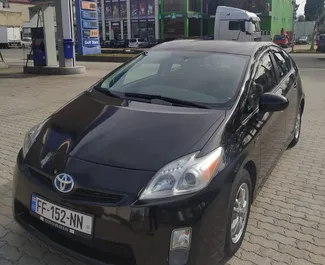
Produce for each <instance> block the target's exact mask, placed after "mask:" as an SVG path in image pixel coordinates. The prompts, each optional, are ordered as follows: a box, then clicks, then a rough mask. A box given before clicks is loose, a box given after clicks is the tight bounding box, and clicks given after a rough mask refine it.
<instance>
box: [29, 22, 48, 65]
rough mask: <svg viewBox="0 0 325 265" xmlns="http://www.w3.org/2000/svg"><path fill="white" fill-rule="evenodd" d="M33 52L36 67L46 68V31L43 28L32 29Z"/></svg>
mask: <svg viewBox="0 0 325 265" xmlns="http://www.w3.org/2000/svg"><path fill="white" fill-rule="evenodd" d="M31 34H32V43H33V45H32V50H33V60H34V66H46V51H45V43H44V41H45V40H44V31H43V27H41V28H31Z"/></svg>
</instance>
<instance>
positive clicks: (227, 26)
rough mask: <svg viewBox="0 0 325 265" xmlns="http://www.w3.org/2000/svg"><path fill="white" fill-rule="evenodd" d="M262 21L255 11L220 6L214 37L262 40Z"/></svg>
mask: <svg viewBox="0 0 325 265" xmlns="http://www.w3.org/2000/svg"><path fill="white" fill-rule="evenodd" d="M260 21H261V20H260V18H259V17H258V16H257V15H256V14H255V13H251V12H248V11H246V10H243V9H239V8H234V7H228V6H218V8H217V11H216V16H215V26H214V39H215V40H238V41H261V29H260Z"/></svg>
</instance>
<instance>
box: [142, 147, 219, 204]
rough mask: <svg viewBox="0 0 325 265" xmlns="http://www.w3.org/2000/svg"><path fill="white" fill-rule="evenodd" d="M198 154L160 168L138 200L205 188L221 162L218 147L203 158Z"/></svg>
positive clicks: (164, 196) (186, 192)
mask: <svg viewBox="0 0 325 265" xmlns="http://www.w3.org/2000/svg"><path fill="white" fill-rule="evenodd" d="M198 153H199V152H197V153H194V154H189V155H187V156H184V157H182V158H180V159H177V160H175V161H173V162H171V163H169V164H167V165H166V166H164V167H163V168H161V169H160V170H159V171H158V172H157V173H156V174H155V176H154V177H153V178H152V180H151V181H150V183H149V184H148V186H147V187H146V189H145V190H144V191H143V192H142V194H141V195H140V200H147V199H159V198H166V197H171V196H176V195H182V194H188V193H192V192H196V191H199V190H201V189H203V188H205V187H206V186H207V185H208V184H209V183H210V181H211V180H212V178H213V177H214V175H215V172H216V170H217V167H218V165H219V164H220V162H221V160H222V155H223V148H222V147H219V148H217V149H216V150H214V151H212V152H211V153H209V154H207V155H206V156H204V157H200V158H197V155H198Z"/></svg>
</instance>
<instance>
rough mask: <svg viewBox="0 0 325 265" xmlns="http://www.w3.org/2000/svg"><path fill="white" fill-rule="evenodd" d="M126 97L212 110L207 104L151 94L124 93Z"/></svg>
mask: <svg viewBox="0 0 325 265" xmlns="http://www.w3.org/2000/svg"><path fill="white" fill-rule="evenodd" d="M124 95H125V96H126V97H128V98H129V97H130V98H140V99H145V100H149V101H150V102H151V101H152V100H155V99H158V100H161V101H165V102H168V103H171V104H172V105H179V106H188V107H195V108H201V109H211V107H210V106H208V105H205V104H201V103H196V102H192V101H186V100H181V99H176V98H169V97H164V96H160V95H150V94H141V93H124Z"/></svg>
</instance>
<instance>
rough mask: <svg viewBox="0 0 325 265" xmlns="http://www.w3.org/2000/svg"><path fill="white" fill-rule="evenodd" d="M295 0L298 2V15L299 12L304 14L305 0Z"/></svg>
mask: <svg viewBox="0 0 325 265" xmlns="http://www.w3.org/2000/svg"><path fill="white" fill-rule="evenodd" d="M296 1H297V4H298V5H299V4H300V6H299V8H298V11H297V13H298V14H299V15H300V14H304V12H305V11H304V10H305V4H306V0H296Z"/></svg>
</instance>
